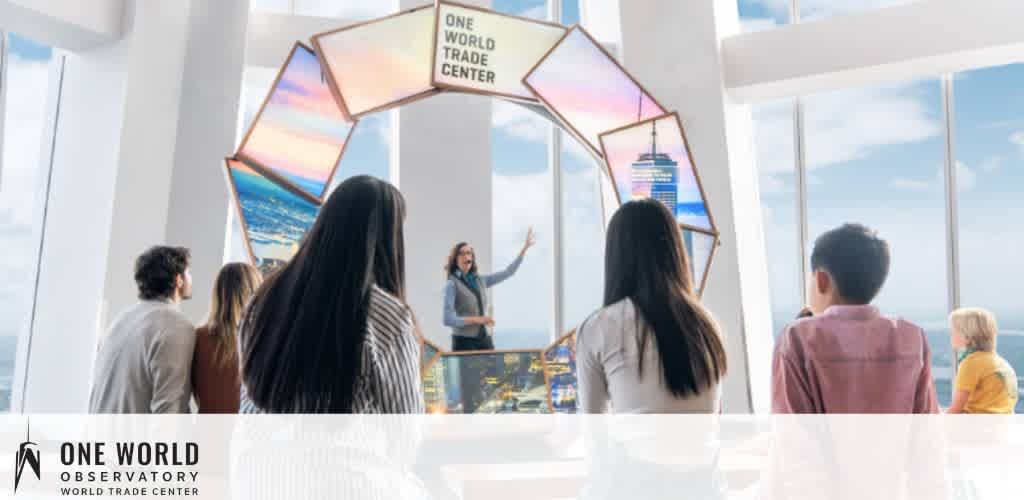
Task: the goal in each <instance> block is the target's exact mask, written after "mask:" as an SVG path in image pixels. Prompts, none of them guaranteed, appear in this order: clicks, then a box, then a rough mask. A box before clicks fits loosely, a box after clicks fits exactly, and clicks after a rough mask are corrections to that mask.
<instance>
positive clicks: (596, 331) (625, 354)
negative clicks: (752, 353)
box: [576, 298, 720, 413]
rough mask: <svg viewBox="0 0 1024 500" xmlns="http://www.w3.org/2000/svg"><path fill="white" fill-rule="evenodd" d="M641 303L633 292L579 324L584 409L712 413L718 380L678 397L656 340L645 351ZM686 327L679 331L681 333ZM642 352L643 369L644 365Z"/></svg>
mask: <svg viewBox="0 0 1024 500" xmlns="http://www.w3.org/2000/svg"><path fill="white" fill-rule="evenodd" d="M638 324H640V323H638V322H637V309H636V307H635V306H634V304H633V301H632V300H630V299H629V298H625V299H622V300H620V301H618V302H615V303H613V304H611V305H609V306H607V307H604V308H601V309H599V310H598V311H597V312H596V313H594V315H592V316H591V317H590V318H588V319H587V320H586V321H585V322H584V323H583V324H582V325H581V326H580V328H579V329H578V330H577V340H576V349H577V354H576V358H577V361H576V363H577V370H578V376H579V399H580V408H581V411H583V412H585V413H603V412H606V411H609V408H608V403H609V401H610V402H611V406H612V408H611V411H614V412H615V413H714V412H717V411H718V409H719V399H720V389H719V382H717V381H712V382H710V383H709V387H707V388H706V389H705V390H703V391H701V392H699V393H698V394H696V395H694V396H690V397H681V398H679V397H676V396H673V395H672V393H671V392H670V391H669V389H668V387H667V386H666V385H665V382H664V380H663V377H662V370H661V369H659V368H660V364H661V363H660V360H659V357H658V352H657V350H658V347H657V342H653V341H649V342H646V346H645V349H644V352H643V354H642V356H641V353H640V343H639V342H638V333H639V332H637V325H638ZM681 334H682V333H680V335H681ZM641 357H642V358H643V365H644V369H643V371H642V372H641V371H640V369H639V368H640V367H639V365H640V360H641Z"/></svg>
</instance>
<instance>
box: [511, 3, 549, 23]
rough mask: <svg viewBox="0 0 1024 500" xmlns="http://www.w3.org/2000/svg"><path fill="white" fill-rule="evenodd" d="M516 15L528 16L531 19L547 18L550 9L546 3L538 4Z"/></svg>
mask: <svg viewBox="0 0 1024 500" xmlns="http://www.w3.org/2000/svg"><path fill="white" fill-rule="evenodd" d="M516 15H517V16H519V17H528V18H530V19H540V20H545V19H547V18H548V9H547V7H545V6H544V5H537V6H534V7H530V8H529V9H526V10H524V11H522V12H519V13H517V14H516Z"/></svg>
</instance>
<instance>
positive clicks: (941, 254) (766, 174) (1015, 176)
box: [754, 65, 1024, 412]
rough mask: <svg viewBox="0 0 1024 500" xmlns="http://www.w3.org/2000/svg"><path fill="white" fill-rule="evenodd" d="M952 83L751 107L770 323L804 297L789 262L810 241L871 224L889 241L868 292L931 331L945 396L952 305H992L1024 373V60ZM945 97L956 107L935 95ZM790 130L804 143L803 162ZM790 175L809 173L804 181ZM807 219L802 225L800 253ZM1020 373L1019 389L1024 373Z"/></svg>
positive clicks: (796, 269)
mask: <svg viewBox="0 0 1024 500" xmlns="http://www.w3.org/2000/svg"><path fill="white" fill-rule="evenodd" d="M949 80H950V82H951V83H950V85H949V86H947V87H945V88H946V89H947V91H948V93H946V92H944V90H943V89H944V87H943V85H942V81H941V80H940V79H929V80H923V81H916V82H903V83H899V84H889V85H883V86H879V87H873V88H857V89H844V90H839V91H833V92H827V93H822V94H817V95H811V96H804V97H801V98H800V99H799V101H795V100H786V101H780V102H774V103H763V104H758V105H756V106H754V130H755V139H756V142H757V150H758V165H759V169H760V176H761V201H762V207H763V210H764V218H765V233H766V234H765V237H766V245H767V251H768V258H769V270H770V277H771V290H772V306H773V307H772V310H773V315H774V325H773V327H774V330H775V331H776V332H778V331H779V329H780V328H781V327H782V325H784V324H786V323H787V322H789V321H790V320H791V319H792V317H793V315H794V314H795V313H796V311H797V309H798V308H799V303H800V302H798V301H799V300H800V299H801V287H802V286H803V283H802V282H801V281H802V278H801V274H800V271H801V270H800V263H801V262H800V260H795V259H801V258H802V259H803V260H804V264H805V265H806V264H809V263H808V262H807V260H808V252H809V250H810V248H809V247H810V246H811V245H813V241H814V238H815V237H817V236H818V235H819V234H821V233H822V232H824V231H826V230H828V229H830V228H833V227H835V226H837V225H839V224H842V223H844V222H861V223H864V224H867V225H868V226H870V227H872V228H874V229H876V230H877V231H878V232H879V234H880V235H881V236H882V237H883V238H885V239H887V240H888V241H889V243H890V245H891V247H892V252H893V256H892V266H891V269H890V274H889V279H888V281H887V283H886V284H885V287H884V288H883V290H882V293H881V294H880V295H879V297H878V298H877V300H876V301H875V303H876V305H878V306H879V307H880V308H881V309H882V311H883V312H884V313H887V314H890V315H895V316H901V317H904V318H907V319H909V320H911V321H913V322H915V323H917V324H919V325H920V326H921V327H922V328H924V329H925V331H926V333H927V336H928V341H929V344H930V346H931V350H932V358H933V363H932V364H933V366H932V369H933V373H934V376H935V381H936V390H937V392H938V396H939V402H940V404H941V405H943V406H947V405H949V403H950V400H951V395H952V377H953V374H954V359H953V352H952V349H951V347H950V342H949V328H948V325H947V316H948V314H949V312H950V308H951V307H955V306H957V305H958V304H959V305H961V306H978V307H984V308H987V309H990V310H992V311H993V312H994V313H995V314H996V316H997V318H998V319H999V322H1000V326H1001V332H1000V340H999V351H1000V354H1002V355H1003V356H1004V357H1005V358H1006V359H1007V360H1008V361H1009V362H1010V363H1011V364H1012V365H1013V366H1014V367H1015V368H1016V370H1017V371H1018V373H1019V374H1020V373H1024V314H1022V313H1021V309H1020V306H1019V300H1017V298H1018V297H1019V296H1021V295H1022V294H1024V285H1022V284H1021V283H1020V280H1019V279H1014V277H1017V276H1024V264H1022V263H1021V261H1020V259H1018V258H1017V253H1019V252H1018V251H1017V249H1019V248H1020V247H1021V246H1022V244H1024V238H1022V235H1024V232H1022V231H1020V229H1018V227H1017V226H1019V224H1016V223H1015V221H1018V220H1020V219H1021V218H1022V217H1024V202H1022V200H1024V197H1022V196H1021V192H1022V186H1024V119H1022V118H1021V116H1024V93H1022V92H1021V91H1020V89H1021V88H1022V87H1021V84H1022V83H1024V65H1011V66H1001V67H995V68H985V69H981V70H976V71H972V72H968V73H964V74H958V75H954V76H953V77H951V78H949ZM947 99H948V100H949V102H952V104H953V105H952V107H951V108H947V107H945V106H943V102H944V101H945V100H947ZM797 102H799V107H798V106H797ZM798 108H799V109H800V110H801V111H800V112H799V113H798V112H797V109H798ZM794 130H799V131H800V132H799V134H798V135H795V133H794V132H793V131H794ZM947 134H949V138H950V140H949V143H950V146H951V148H950V150H951V151H952V152H953V157H949V156H948V154H947V141H946V137H947ZM795 139H799V140H800V141H802V142H803V152H804V154H803V157H802V159H801V158H797V157H798V156H799V155H797V151H799V150H800V148H798V147H797V145H798V142H797V141H796V140H795ZM794 168H795V170H794ZM796 172H801V173H802V174H803V175H804V178H805V191H803V192H802V191H801V188H800V184H799V183H798V182H797V180H796V179H798V178H799V177H798V176H797V175H795V173H796ZM947 172H950V173H953V174H954V175H953V176H952V177H953V180H954V181H955V187H956V189H955V190H954V189H952V185H951V184H948V183H947V180H946V177H947ZM801 205H803V206H804V207H805V209H806V210H805V211H802V210H801V209H800V208H799V207H801ZM947 214H958V218H957V219H956V220H950V219H949V218H948V217H947ZM951 224H952V226H951ZM801 225H805V226H806V228H807V236H808V248H807V249H805V251H804V252H803V253H801V251H800V250H801V249H800V245H799V236H798V231H799V228H800V226H801ZM950 276H952V277H953V279H952V280H951V279H950ZM957 284H959V288H956V286H957ZM953 292H959V299H958V304H957V294H956V293H953ZM1020 382H1021V384H1020V385H1021V386H1022V387H1024V377H1021V381H1020ZM1018 411H1022V412H1024V402H1022V403H1021V404H1019V406H1018Z"/></svg>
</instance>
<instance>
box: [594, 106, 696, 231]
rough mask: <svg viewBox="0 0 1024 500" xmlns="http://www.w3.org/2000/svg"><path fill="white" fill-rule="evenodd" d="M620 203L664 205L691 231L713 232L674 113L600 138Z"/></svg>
mask: <svg viewBox="0 0 1024 500" xmlns="http://www.w3.org/2000/svg"><path fill="white" fill-rule="evenodd" d="M601 149H602V151H603V153H604V155H605V161H606V162H607V164H608V168H609V171H610V172H611V175H612V179H614V181H615V189H616V192H617V193H618V196H619V200H620V202H622V203H625V202H627V201H629V200H636V199H643V198H653V199H656V200H658V201H661V202H663V203H664V204H665V206H666V207H668V209H669V210H670V211H671V212H672V214H673V215H674V216H675V217H676V221H677V222H678V223H679V224H681V225H683V226H687V227H690V228H695V229H699V230H704V231H709V232H715V227H714V225H713V224H712V222H711V216H710V215H709V213H708V206H707V202H706V200H705V199H704V191H703V189H702V188H701V184H700V179H699V177H698V175H697V171H696V169H695V168H694V165H693V163H692V161H691V156H690V151H689V148H688V147H687V143H686V138H685V136H684V135H683V128H682V126H681V124H680V121H679V116H678V115H677V114H676V113H670V114H668V115H665V116H662V117H659V118H656V119H653V120H650V121H646V122H641V123H638V124H636V125H630V126H627V127H625V128H621V129H618V130H615V131H611V132H606V133H604V134H601Z"/></svg>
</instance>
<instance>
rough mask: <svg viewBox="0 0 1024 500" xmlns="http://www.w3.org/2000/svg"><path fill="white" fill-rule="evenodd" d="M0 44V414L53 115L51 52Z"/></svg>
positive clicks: (34, 256) (32, 273) (27, 315)
mask: <svg viewBox="0 0 1024 500" xmlns="http://www.w3.org/2000/svg"><path fill="white" fill-rule="evenodd" d="M0 37H2V34H0ZM0 46H2V47H3V50H4V55H3V57H0V61H2V62H0V111H2V115H0V131H2V132H3V137H2V138H0V146H2V157H0V241H2V242H3V255H4V258H3V259H0V412H6V411H8V410H9V409H10V402H11V391H12V383H13V380H14V370H15V364H16V356H17V352H18V342H19V339H21V341H25V340H26V338H27V336H25V335H24V334H25V333H26V332H27V331H28V330H29V327H30V324H31V316H32V306H33V299H34V297H35V281H36V275H37V272H38V266H39V250H40V238H41V237H42V231H43V223H44V220H43V204H44V203H45V201H46V187H47V183H48V180H49V172H50V165H49V162H47V161H45V158H44V157H43V155H42V154H41V152H42V151H45V150H46V146H47V145H48V143H49V139H50V138H49V137H44V135H45V134H44V131H45V130H47V128H48V127H49V125H50V121H51V120H52V119H53V116H50V113H49V112H48V109H49V105H50V101H49V94H50V74H51V73H50V69H51V68H50V63H51V61H52V60H53V58H54V56H53V51H52V50H51V49H50V48H49V47H45V46H42V45H39V44H36V43H34V42H32V41H31V40H27V39H25V38H22V37H19V36H17V35H14V34H8V35H7V36H6V37H5V38H3V40H2V41H0ZM46 156H47V157H48V154H47V155H46Z"/></svg>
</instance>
